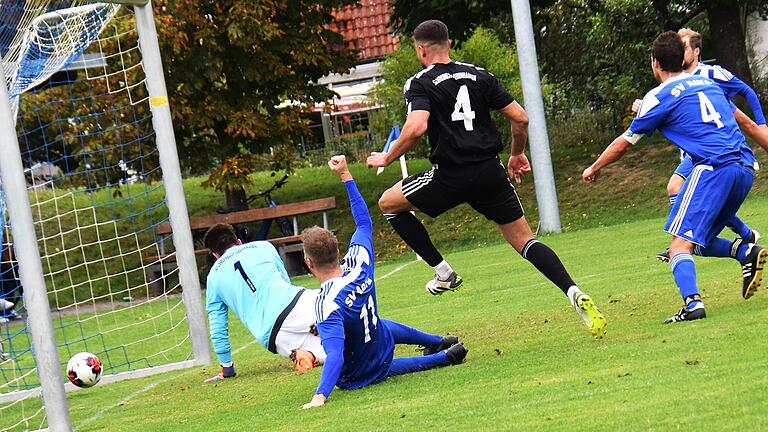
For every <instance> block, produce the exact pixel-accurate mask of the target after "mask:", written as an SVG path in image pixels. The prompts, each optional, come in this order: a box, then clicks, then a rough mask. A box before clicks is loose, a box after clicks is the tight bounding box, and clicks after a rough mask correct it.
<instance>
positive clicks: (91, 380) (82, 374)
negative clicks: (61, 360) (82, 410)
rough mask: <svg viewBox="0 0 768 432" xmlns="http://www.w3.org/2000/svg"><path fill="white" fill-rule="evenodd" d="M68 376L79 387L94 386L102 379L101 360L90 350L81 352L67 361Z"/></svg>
mask: <svg viewBox="0 0 768 432" xmlns="http://www.w3.org/2000/svg"><path fill="white" fill-rule="evenodd" d="M67 377H68V378H69V381H70V382H71V383H72V384H74V385H76V386H78V387H83V388H86V387H93V386H94V385H96V383H97V382H99V379H101V360H99V358H98V357H96V355H94V354H91V353H89V352H80V353H77V354H75V355H73V356H72V358H71V359H69V361H68V362H67Z"/></svg>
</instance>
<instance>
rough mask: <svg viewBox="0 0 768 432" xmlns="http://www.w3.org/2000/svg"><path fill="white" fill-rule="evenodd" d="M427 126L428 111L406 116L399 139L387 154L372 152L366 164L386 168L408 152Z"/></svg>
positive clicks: (425, 130)
mask: <svg viewBox="0 0 768 432" xmlns="http://www.w3.org/2000/svg"><path fill="white" fill-rule="evenodd" d="M428 124H429V111H423V110H415V111H411V112H410V114H408V118H407V119H406V120H405V124H404V125H403V130H402V131H401V132H400V138H398V139H397V142H396V143H395V144H394V146H392V148H390V149H389V152H387V153H379V152H372V153H371V155H370V156H368V159H367V160H366V164H367V165H368V166H369V167H379V166H383V167H385V166H387V165H389V164H391V163H392V162H394V161H396V160H397V159H398V158H399V157H400V156H402V155H404V154H405V153H406V152H407V151H408V150H410V149H411V147H413V145H414V144H416V141H417V140H418V139H419V138H421V136H422V135H424V133H425V132H427V126H428Z"/></svg>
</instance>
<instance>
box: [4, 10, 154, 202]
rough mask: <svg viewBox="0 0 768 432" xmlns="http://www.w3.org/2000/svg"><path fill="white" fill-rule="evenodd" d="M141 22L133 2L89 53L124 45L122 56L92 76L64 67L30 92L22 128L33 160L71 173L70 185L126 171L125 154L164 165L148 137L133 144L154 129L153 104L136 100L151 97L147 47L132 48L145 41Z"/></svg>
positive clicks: (112, 179)
mask: <svg viewBox="0 0 768 432" xmlns="http://www.w3.org/2000/svg"><path fill="white" fill-rule="evenodd" d="M133 28H134V18H133V15H132V14H131V13H129V12H128V11H126V10H122V11H121V12H119V13H118V15H117V16H116V17H114V18H113V19H112V21H111V22H110V23H109V24H108V26H107V27H106V28H105V30H104V35H106V36H108V37H106V38H105V39H103V40H102V41H101V42H100V43H98V44H97V43H95V44H93V45H92V46H91V47H89V48H88V49H87V51H86V53H89V54H91V53H101V52H103V53H106V54H107V55H110V54H116V53H120V56H119V60H118V59H114V58H111V59H110V61H108V62H107V63H106V65H105V69H104V70H96V71H95V72H93V71H91V72H90V73H91V76H90V79H86V76H85V75H84V73H83V72H80V73H79V76H78V75H76V74H75V73H73V72H70V73H65V74H59V75H57V76H56V77H55V78H53V79H52V80H51V81H48V82H46V83H45V84H43V85H41V86H40V87H39V88H36V89H34V90H31V91H29V92H27V93H25V94H24V95H23V97H22V98H21V107H20V110H19V112H20V114H19V121H18V130H19V136H20V142H21V143H22V146H23V147H24V148H23V149H22V152H23V153H24V154H25V158H27V160H26V161H25V162H26V163H28V164H29V165H32V163H34V162H40V161H50V162H52V163H55V164H56V165H57V166H58V167H59V168H61V169H62V170H63V171H64V172H65V173H66V174H68V177H67V186H73V187H87V188H91V189H95V188H100V187H104V186H109V185H116V184H118V182H119V181H120V180H123V179H125V178H126V177H127V175H126V170H123V169H121V166H120V165H121V161H124V163H128V164H129V165H123V166H124V167H126V168H129V167H131V165H130V161H136V160H139V159H140V160H141V164H140V165H141V167H140V168H139V167H138V166H133V168H136V169H142V170H143V172H152V171H153V170H154V168H155V167H157V165H158V163H159V162H158V159H157V157H156V155H155V154H151V152H147V149H146V148H144V146H142V145H141V144H136V145H127V144H128V143H140V142H144V141H146V140H147V139H148V137H151V135H152V130H151V126H152V125H151V122H150V121H149V120H148V118H149V116H150V115H151V114H150V112H149V111H150V109H149V105H148V104H147V103H136V104H133V103H132V101H139V100H143V99H145V98H146V97H147V92H146V89H145V88H144V86H141V85H136V83H139V82H140V81H141V80H142V79H143V71H142V70H141V67H140V66H139V64H140V62H141V58H140V55H141V53H140V52H139V51H138V50H130V49H125V47H134V46H136V45H137V38H138V36H137V34H136V32H135V31H133ZM116 35H119V37H118V36H116ZM121 47H122V48H123V49H122V50H121ZM94 75H103V76H94ZM129 97H130V98H132V101H131V100H129ZM136 165H139V164H136ZM154 179H155V176H151V177H148V180H149V181H152V180H154Z"/></svg>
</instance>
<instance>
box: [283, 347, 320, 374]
mask: <svg viewBox="0 0 768 432" xmlns="http://www.w3.org/2000/svg"><path fill="white" fill-rule="evenodd" d="M289 357H290V359H291V360H293V368H294V369H296V372H306V371H308V370H310V369H312V368H313V367H315V366H316V365H317V359H316V358H315V355H314V354H312V353H311V352H309V351H307V350H303V349H296V350H293V351H291V355H290V356H289Z"/></svg>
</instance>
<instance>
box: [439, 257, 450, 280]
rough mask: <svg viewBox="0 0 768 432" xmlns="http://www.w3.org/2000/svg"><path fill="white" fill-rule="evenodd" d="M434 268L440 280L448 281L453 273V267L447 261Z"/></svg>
mask: <svg viewBox="0 0 768 432" xmlns="http://www.w3.org/2000/svg"><path fill="white" fill-rule="evenodd" d="M434 268H435V273H437V276H439V277H440V279H447V278H448V277H449V276H450V275H451V273H453V269H452V268H451V265H450V264H448V261H446V260H442V261H440V264H438V265H436V266H435V267H434Z"/></svg>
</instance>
